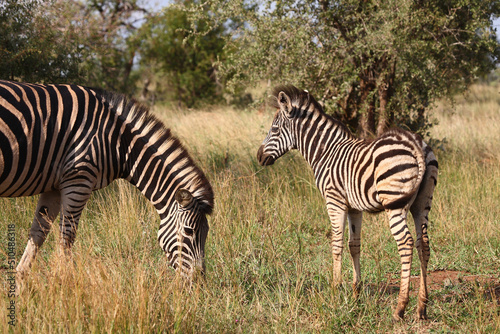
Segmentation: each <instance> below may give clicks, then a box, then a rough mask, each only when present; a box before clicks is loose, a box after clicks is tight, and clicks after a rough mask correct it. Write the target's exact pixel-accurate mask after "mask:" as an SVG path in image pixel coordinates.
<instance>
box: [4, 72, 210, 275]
mask: <svg viewBox="0 0 500 334" xmlns="http://www.w3.org/2000/svg"><path fill="white" fill-rule="evenodd" d="M117 178H123V179H126V180H127V181H129V182H130V183H132V184H133V185H135V186H136V187H137V188H138V189H139V190H140V191H141V193H142V194H143V195H144V196H145V197H146V198H147V199H148V200H149V201H151V203H152V204H153V206H154V207H155V208H156V210H157V211H158V214H159V215H160V219H161V222H160V227H159V230H158V241H159V244H160V246H161V247H162V249H163V250H164V251H165V253H166V255H167V259H168V261H169V264H170V265H172V266H173V267H174V268H175V269H176V270H177V271H179V272H180V273H181V275H182V276H184V277H188V278H191V277H192V275H193V273H194V272H195V271H197V270H201V271H203V270H204V248H205V240H206V237H207V234H208V222H207V218H206V215H208V214H210V213H211V211H212V208H213V191H212V188H211V186H210V183H209V182H208V180H207V179H206V177H205V175H204V174H203V172H202V171H201V170H200V169H199V168H198V167H197V166H196V165H195V164H194V162H193V160H192V159H191V158H190V156H189V155H188V153H187V151H186V150H185V149H184V147H183V146H182V145H181V143H180V142H179V140H178V139H177V138H175V137H173V136H172V134H171V132H170V130H169V129H167V128H165V126H164V125H163V124H162V123H161V122H160V121H159V120H157V119H156V118H155V117H154V116H153V115H151V114H150V113H149V111H148V110H147V109H146V108H145V107H143V106H141V105H140V104H138V103H136V102H135V101H133V100H129V99H127V98H126V97H124V96H122V95H119V94H113V93H109V92H105V91H101V90H95V89H90V88H84V87H80V86H74V85H37V84H26V83H16V82H9V81H0V196H2V197H20V196H31V195H37V194H40V198H39V200H38V204H37V208H36V212H35V217H34V219H33V222H32V225H31V229H30V233H29V240H28V244H27V246H26V250H25V251H24V254H23V256H22V258H21V260H20V262H19V265H18V266H17V275H18V278H19V279H22V277H23V276H24V275H25V274H26V273H27V271H28V270H29V268H30V266H31V264H32V262H33V260H34V259H35V256H36V252H37V250H38V248H39V247H40V246H41V245H42V244H43V242H44V241H45V238H46V237H47V234H48V232H49V230H50V226H51V223H52V221H53V220H54V219H55V218H56V217H57V215H58V214H59V212H60V233H61V236H62V242H63V246H65V248H70V247H71V246H72V244H73V242H74V240H75V236H76V230H77V227H78V221H79V219H80V215H81V213H82V211H83V209H84V207H85V204H86V203H87V201H88V200H89V198H90V195H91V193H92V191H93V190H96V189H101V188H104V187H106V186H107V185H108V184H110V183H111V182H112V181H113V180H115V179H117Z"/></svg>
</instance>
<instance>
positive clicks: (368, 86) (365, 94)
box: [358, 78, 376, 138]
mask: <svg viewBox="0 0 500 334" xmlns="http://www.w3.org/2000/svg"><path fill="white" fill-rule="evenodd" d="M375 88H376V87H375V84H374V82H373V81H372V80H369V79H368V80H365V79H363V78H361V80H360V84H359V89H360V92H361V97H360V104H359V105H360V106H361V110H360V115H359V118H358V135H359V136H360V137H361V138H370V137H372V136H373V134H374V133H375V98H374V96H373V95H372V94H371V93H372V91H373V90H374V89H375Z"/></svg>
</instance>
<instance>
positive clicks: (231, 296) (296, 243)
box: [0, 86, 500, 333]
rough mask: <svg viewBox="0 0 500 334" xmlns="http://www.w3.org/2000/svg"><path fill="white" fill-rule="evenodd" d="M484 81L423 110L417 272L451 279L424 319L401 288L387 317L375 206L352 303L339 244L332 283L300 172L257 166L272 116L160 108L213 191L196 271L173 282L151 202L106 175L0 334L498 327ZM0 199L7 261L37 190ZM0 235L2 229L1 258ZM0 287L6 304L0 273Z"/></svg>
mask: <svg viewBox="0 0 500 334" xmlns="http://www.w3.org/2000/svg"><path fill="white" fill-rule="evenodd" d="M498 90H499V87H498V86H497V87H475V88H474V89H473V91H472V93H471V94H470V96H469V97H468V98H467V99H457V102H456V110H455V111H454V112H452V111H451V109H450V106H448V105H445V104H443V105H440V106H439V108H438V111H437V114H436V117H437V118H438V119H439V121H440V124H439V125H438V126H436V127H435V128H434V130H433V131H434V135H435V136H436V137H438V138H443V137H445V138H446V139H447V144H446V145H445V146H444V148H445V150H444V151H440V150H438V151H437V154H438V159H439V163H440V179H439V183H438V187H437V190H436V193H435V200H434V207H433V210H432V211H431V215H430V219H431V224H430V237H431V246H432V254H431V260H430V269H431V270H438V269H450V270H455V272H457V273H459V274H457V278H456V279H454V280H453V281H451V282H443V283H442V284H439V283H437V284H436V285H435V286H434V285H433V289H432V290H431V294H430V299H431V304H430V306H429V316H430V319H431V320H429V321H427V322H418V321H416V320H414V313H415V309H416V299H415V297H412V298H411V300H410V305H409V309H408V317H407V319H406V320H405V321H404V322H402V323H399V324H394V323H393V322H392V320H391V312H392V308H394V307H395V302H396V298H397V291H395V289H392V290H391V289H387V288H385V289H384V287H386V284H389V283H390V282H392V280H393V279H397V278H398V276H399V269H400V264H399V257H398V255H397V251H396V246H395V242H394V239H393V238H392V236H391V234H390V232H389V229H388V226H387V219H386V217H384V215H383V214H381V215H377V216H370V215H366V216H365V219H364V224H363V236H362V238H363V239H362V241H363V243H362V257H361V263H362V279H363V281H364V288H363V291H362V292H361V295H360V297H359V298H358V299H356V298H354V296H353V295H352V292H351V289H350V284H349V283H348V282H349V281H350V280H351V277H352V271H351V265H350V260H349V256H348V255H347V252H346V255H345V256H344V271H343V275H344V281H345V284H344V285H343V286H342V287H340V288H338V289H335V288H334V287H333V286H332V284H331V282H332V281H331V267H332V260H331V256H330V250H329V241H328V237H327V234H328V231H329V221H328V216H327V214H326V209H325V206H324V202H323V200H322V198H321V196H320V194H319V192H318V191H317V189H316V187H315V185H314V180H313V177H312V174H311V172H310V170H309V167H308V166H307V165H306V163H305V162H304V161H303V159H302V158H301V157H300V156H298V155H297V154H288V155H286V156H285V157H283V158H282V159H280V160H279V161H278V162H277V163H276V164H275V166H272V167H267V168H262V167H260V166H258V164H257V162H256V159H255V155H256V151H257V148H258V146H259V145H260V142H261V141H262V140H263V138H264V137H265V134H266V132H267V130H268V127H269V125H270V122H271V118H272V112H269V113H265V114H259V113H257V112H242V111H236V110H233V109H231V108H226V109H216V110H212V111H196V112H184V111H169V110H161V109H159V110H157V111H156V112H157V114H158V115H159V117H160V118H161V119H162V120H163V121H164V122H165V123H166V124H167V125H168V126H169V127H171V128H172V130H173V132H174V133H176V134H177V135H178V136H179V137H180V138H181V139H182V141H183V142H184V143H185V144H186V146H187V147H188V148H189V150H190V152H191V153H192V155H193V156H194V158H195V160H196V161H197V162H198V163H199V164H200V166H201V167H202V168H203V169H204V171H205V172H206V174H207V176H208V177H209V179H210V181H211V183H212V185H213V187H214V191H215V193H216V208H215V212H214V214H213V215H212V218H211V219H210V225H211V229H210V233H209V237H208V240H207V249H206V253H207V259H206V260H207V278H206V280H205V281H204V282H197V283H196V284H195V285H194V287H193V289H191V290H190V289H183V288H182V284H181V282H179V281H178V280H177V279H176V275H175V274H174V272H173V271H172V270H171V269H169V268H167V267H166V262H165V258H164V254H163V253H162V251H161V250H160V249H159V247H158V245H157V241H156V231H157V228H158V224H159V219H158V217H157V215H156V212H155V211H154V209H153V208H152V207H151V206H150V205H149V203H147V202H146V201H145V200H143V198H142V197H141V195H140V194H139V193H138V192H137V191H136V190H135V189H134V188H132V187H131V186H129V185H128V184H127V183H126V182H124V181H122V182H116V183H115V184H113V185H112V186H111V187H108V188H107V189H105V190H104V191H100V192H97V193H95V194H94V196H93V198H92V200H91V202H90V203H89V205H88V207H87V209H86V210H85V212H84V216H83V217H82V222H81V224H80V230H79V232H78V238H77V242H76V244H75V247H74V251H73V254H72V256H71V258H69V259H68V258H65V257H63V256H61V255H60V254H59V251H58V247H56V245H57V240H56V239H57V233H52V234H51V235H50V237H49V239H48V241H47V242H46V244H45V245H44V247H43V249H42V251H41V252H40V256H39V257H38V259H37V263H36V265H35V267H34V268H33V271H32V274H31V276H30V277H29V279H28V281H27V283H26V286H25V289H24V290H23V291H22V293H21V295H20V296H19V297H18V298H17V299H16V315H17V319H18V323H17V325H16V326H15V327H12V326H9V325H8V324H7V321H4V319H7V310H6V307H1V308H0V319H2V321H0V332H7V331H13V332H35V333H54V332H62V333H67V332H71V333H73V332H93V333H101V332H109V333H112V332H139V333H149V332H177V333H185V332H203V333H210V332H214V333H220V332H226V333H239V332H245V333H247V332H248V333H263V332H264V333H265V332H304V333H309V332H399V333H405V332H428V331H441V332H462V333H465V332H467V333H469V332H499V331H500V315H499V313H498V309H499V300H498V297H497V296H496V295H495V289H500V288H499V287H500V277H499V274H498V273H499V272H500V208H499V206H498V203H499V202H500V198H499V196H500V190H499V189H500V167H499V166H500V164H499V162H500V131H499V130H500V129H499V125H498V124H500V122H499V121H500V119H499V118H500V110H499V105H500V103H499V101H498ZM1 204H2V210H1V211H0V224H1V227H0V230H1V231H6V228H5V227H4V226H6V225H7V224H9V223H11V222H15V223H16V226H17V228H16V233H17V252H18V253H17V254H18V255H17V258H18V259H19V257H20V255H21V254H22V251H23V249H24V246H25V240H26V237H27V231H28V228H29V225H30V221H31V219H32V213H33V212H34V209H35V206H36V199H32V198H21V199H2V200H1ZM4 245H6V235H5V233H3V234H0V249H1V250H2V252H3V251H4V249H5V247H4ZM415 258H417V257H416V256H415ZM0 260H1V261H2V263H5V261H6V255H5V253H0ZM414 262H417V263H415V264H414V267H413V268H414V271H413V274H418V270H417V269H418V259H416V260H415V261H414ZM2 271H3V272H6V270H5V269H3V270H2ZM469 274H470V275H472V274H474V275H475V276H474V277H478V279H477V280H472V281H471V280H470V279H466V277H465V276H466V275H469ZM460 275H464V277H465V278H464V279H462V278H461V276H460ZM467 277H470V276H467ZM2 282H4V285H3V286H2V289H3V292H1V293H2V296H4V297H3V298H2V302H3V305H7V303H8V302H9V299H8V298H7V296H6V291H7V290H6V289H7V284H6V277H5V275H2ZM413 289H416V287H413ZM499 294H500V292H499ZM412 296H413V295H412Z"/></svg>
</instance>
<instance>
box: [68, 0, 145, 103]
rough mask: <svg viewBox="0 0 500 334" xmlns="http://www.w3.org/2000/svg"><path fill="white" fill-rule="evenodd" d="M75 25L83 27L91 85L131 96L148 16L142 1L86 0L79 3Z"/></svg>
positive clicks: (85, 68)
mask: <svg viewBox="0 0 500 334" xmlns="http://www.w3.org/2000/svg"><path fill="white" fill-rule="evenodd" d="M73 2H74V7H77V8H78V11H77V13H76V15H74V16H73V24H77V25H78V26H79V27H80V34H81V35H80V37H79V39H80V41H81V42H80V45H81V49H82V50H81V57H82V66H81V68H82V71H83V72H84V76H85V82H86V83H87V84H88V85H92V86H98V87H101V88H104V89H107V90H111V91H118V92H122V93H129V94H130V93H132V92H133V90H134V82H133V78H131V72H132V68H133V66H134V62H136V60H137V54H138V48H139V44H138V43H137V40H136V39H135V36H136V34H137V30H138V28H139V26H140V23H141V22H142V21H147V19H148V18H149V13H148V12H147V10H145V9H144V8H143V7H141V5H140V4H139V2H140V0H86V1H85V2H83V3H79V2H78V1H77V0H73Z"/></svg>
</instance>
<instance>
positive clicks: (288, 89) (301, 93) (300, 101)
mask: <svg viewBox="0 0 500 334" xmlns="http://www.w3.org/2000/svg"><path fill="white" fill-rule="evenodd" d="M280 92H283V93H285V94H286V95H287V96H288V97H289V98H290V100H291V101H292V104H295V105H297V106H299V107H304V106H305V107H309V105H311V104H312V105H313V107H314V109H316V110H319V111H320V112H322V113H324V110H323V107H322V106H321V104H319V102H318V101H316V99H315V98H314V96H312V95H311V94H309V92H308V91H305V90H301V89H298V88H297V87H295V86H293V85H283V86H277V87H275V88H274V89H273V91H272V93H271V102H270V103H271V106H272V107H276V108H278V109H279V107H280V106H279V104H278V94H279V93H280Z"/></svg>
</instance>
